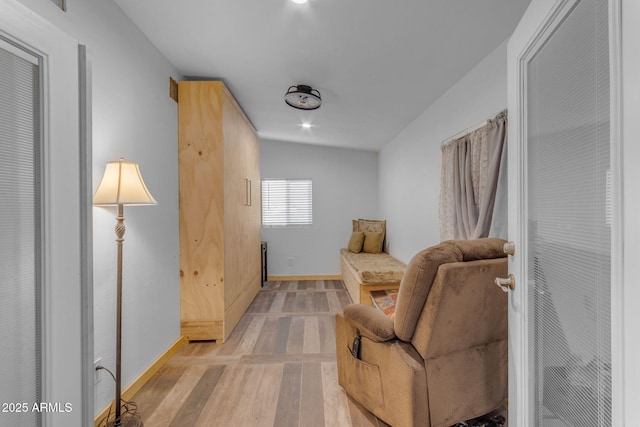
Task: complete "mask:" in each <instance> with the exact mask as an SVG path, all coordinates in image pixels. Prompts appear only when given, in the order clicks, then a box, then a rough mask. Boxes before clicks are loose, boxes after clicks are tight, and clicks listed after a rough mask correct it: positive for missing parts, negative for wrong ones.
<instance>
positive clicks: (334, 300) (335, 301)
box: [327, 292, 343, 313]
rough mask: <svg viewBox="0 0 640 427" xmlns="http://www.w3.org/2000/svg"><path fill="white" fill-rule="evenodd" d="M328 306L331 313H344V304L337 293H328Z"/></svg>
mask: <svg viewBox="0 0 640 427" xmlns="http://www.w3.org/2000/svg"><path fill="white" fill-rule="evenodd" d="M327 304H328V306H329V311H330V312H331V313H340V312H342V306H343V305H342V302H340V299H339V298H338V293H336V292H328V293H327Z"/></svg>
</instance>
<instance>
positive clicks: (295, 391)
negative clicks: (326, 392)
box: [273, 363, 302, 427]
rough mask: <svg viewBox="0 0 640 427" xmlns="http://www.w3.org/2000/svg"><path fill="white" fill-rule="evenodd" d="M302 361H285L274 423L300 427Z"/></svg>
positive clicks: (288, 426) (284, 426) (287, 426)
mask: <svg viewBox="0 0 640 427" xmlns="http://www.w3.org/2000/svg"><path fill="white" fill-rule="evenodd" d="M301 378H302V363H285V364H284V368H283V371H282V382H281V383H280V389H279V392H278V403H277V406H276V414H275V417H274V421H273V425H274V426H278V427H298V419H299V418H300V393H301V387H302V384H301Z"/></svg>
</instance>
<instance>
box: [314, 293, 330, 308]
mask: <svg viewBox="0 0 640 427" xmlns="http://www.w3.org/2000/svg"><path fill="white" fill-rule="evenodd" d="M311 298H313V311H315V312H327V311H329V300H327V292H314V293H312V294H311Z"/></svg>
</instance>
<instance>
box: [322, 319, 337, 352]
mask: <svg viewBox="0 0 640 427" xmlns="http://www.w3.org/2000/svg"><path fill="white" fill-rule="evenodd" d="M335 324H336V322H335V318H334V316H319V317H318V332H319V334H320V335H319V339H320V353H335V352H336V332H335V329H336V326H335Z"/></svg>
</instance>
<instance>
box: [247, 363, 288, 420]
mask: <svg viewBox="0 0 640 427" xmlns="http://www.w3.org/2000/svg"><path fill="white" fill-rule="evenodd" d="M263 366H264V370H263V372H262V375H261V376H260V377H259V378H256V380H257V386H255V385H254V387H255V390H256V394H255V397H254V398H253V401H252V402H249V406H248V408H247V413H248V415H249V417H248V423H247V424H246V425H247V426H255V427H272V426H276V425H277V424H276V423H275V416H276V407H277V405H278V394H277V393H274V390H278V389H279V386H280V384H281V383H282V375H283V368H284V364H282V363H274V364H267V365H263Z"/></svg>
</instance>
